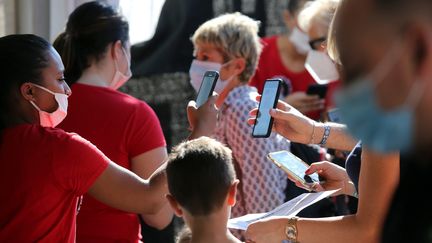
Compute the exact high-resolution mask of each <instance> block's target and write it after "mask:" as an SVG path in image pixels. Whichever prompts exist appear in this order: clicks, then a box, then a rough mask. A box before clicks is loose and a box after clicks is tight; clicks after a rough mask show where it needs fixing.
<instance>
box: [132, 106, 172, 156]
mask: <svg viewBox="0 0 432 243" xmlns="http://www.w3.org/2000/svg"><path fill="white" fill-rule="evenodd" d="M127 133H128V134H129V135H128V137H127V146H128V151H129V155H130V157H131V158H133V157H135V156H138V155H140V154H142V153H145V152H147V151H150V150H152V149H155V148H159V147H165V146H166V142H165V137H164V135H163V132H162V128H161V125H160V122H159V119H158V117H157V116H156V113H155V112H154V111H153V109H152V108H151V107H150V106H149V105H147V104H146V103H144V102H139V104H137V109H136V110H135V113H134V114H133V115H132V116H131V120H130V121H129V124H128V127H127Z"/></svg>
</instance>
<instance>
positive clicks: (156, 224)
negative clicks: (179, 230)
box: [143, 214, 173, 230]
mask: <svg viewBox="0 0 432 243" xmlns="http://www.w3.org/2000/svg"><path fill="white" fill-rule="evenodd" d="M172 219H173V215H172V214H171V217H169V218H165V219H163V220H162V219H155V220H153V219H147V218H146V217H145V216H143V220H144V222H145V223H146V224H147V225H148V226H150V227H152V228H154V229H157V230H164V229H165V228H166V227H168V226H169V225H170V224H171V222H172Z"/></svg>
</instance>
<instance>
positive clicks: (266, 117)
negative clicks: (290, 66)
mask: <svg viewBox="0 0 432 243" xmlns="http://www.w3.org/2000/svg"><path fill="white" fill-rule="evenodd" d="M281 84H282V80H281V79H268V80H266V82H265V84H264V89H263V92H262V96H261V102H260V103H259V106H258V115H257V118H256V120H255V124H254V127H253V131H252V136H253V137H255V138H267V137H269V136H270V133H271V129H272V126H273V117H271V116H270V113H269V112H270V109H272V108H275V107H276V104H277V102H278V99H279V92H280V88H281Z"/></svg>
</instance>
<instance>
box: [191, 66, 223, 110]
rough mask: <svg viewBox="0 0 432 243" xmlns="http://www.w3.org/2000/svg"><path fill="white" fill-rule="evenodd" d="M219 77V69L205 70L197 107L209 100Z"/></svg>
mask: <svg viewBox="0 0 432 243" xmlns="http://www.w3.org/2000/svg"><path fill="white" fill-rule="evenodd" d="M218 78H219V73H218V72H217V71H207V72H205V74H204V77H203V80H202V82H201V86H200V89H199V91H198V95H197V98H196V105H197V108H199V107H200V106H202V105H203V104H204V103H205V102H206V101H207V100H208V98H209V97H210V96H211V95H212V94H213V90H214V88H215V86H216V82H217V80H218Z"/></svg>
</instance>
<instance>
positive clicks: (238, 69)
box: [234, 58, 246, 75]
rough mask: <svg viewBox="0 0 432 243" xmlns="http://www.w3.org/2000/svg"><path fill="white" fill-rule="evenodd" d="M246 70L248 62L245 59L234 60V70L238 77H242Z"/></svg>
mask: <svg viewBox="0 0 432 243" xmlns="http://www.w3.org/2000/svg"><path fill="white" fill-rule="evenodd" d="M245 68H246V60H245V59H244V58H237V59H235V60H234V70H235V73H236V74H237V75H240V74H241V73H242V72H243V71H244V70H245Z"/></svg>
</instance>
